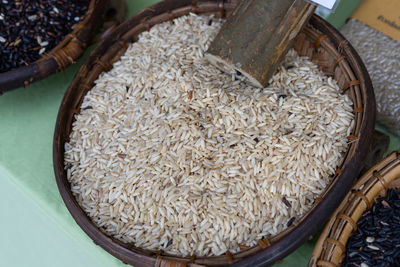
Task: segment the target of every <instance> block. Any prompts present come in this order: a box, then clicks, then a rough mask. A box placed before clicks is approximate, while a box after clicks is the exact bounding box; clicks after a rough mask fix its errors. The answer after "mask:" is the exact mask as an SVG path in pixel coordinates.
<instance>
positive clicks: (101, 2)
mask: <svg viewBox="0 0 400 267" xmlns="http://www.w3.org/2000/svg"><path fill="white" fill-rule="evenodd" d="M108 1H109V0H91V1H90V3H89V8H88V11H87V12H86V14H85V16H84V19H83V20H82V21H81V22H80V23H78V24H76V25H75V28H74V30H73V31H72V32H71V33H70V34H68V35H67V36H65V38H64V40H63V41H61V42H60V43H59V44H58V45H57V46H56V47H54V48H53V49H52V50H51V51H50V52H49V53H48V54H45V55H43V56H42V57H41V58H40V59H39V60H37V61H35V62H33V63H31V64H29V65H28V66H24V67H19V68H17V69H13V70H10V71H7V72H3V73H0V94H2V93H4V92H7V91H10V90H12V89H15V88H18V87H21V86H25V87H27V86H28V85H29V84H30V83H32V82H35V81H38V80H41V79H43V78H45V77H47V76H49V75H50V74H53V73H55V72H59V71H61V70H63V69H65V68H66V67H68V66H69V65H71V64H72V63H74V62H75V61H76V60H77V59H78V58H80V57H81V56H82V54H83V52H84V51H85V49H86V48H87V47H88V46H89V45H90V42H91V41H92V40H93V38H94V37H95V34H96V33H97V30H98V29H99V28H100V27H101V24H102V22H103V15H104V11H105V8H106V5H107V3H108Z"/></svg>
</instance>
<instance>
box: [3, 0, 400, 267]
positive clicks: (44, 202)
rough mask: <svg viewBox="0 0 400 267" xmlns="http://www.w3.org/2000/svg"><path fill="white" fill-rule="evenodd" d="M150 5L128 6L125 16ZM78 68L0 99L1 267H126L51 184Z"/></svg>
mask: <svg viewBox="0 0 400 267" xmlns="http://www.w3.org/2000/svg"><path fill="white" fill-rule="evenodd" d="M155 2H157V1H156V0H152V1H145V0H141V1H139V0H135V1H128V5H129V14H130V15H132V14H134V13H135V12H137V11H139V10H140V9H142V8H143V7H145V6H147V5H150V4H152V3H155ZM88 54H89V51H87V52H86V54H85V56H84V58H85V57H87V56H88ZM82 62H83V59H81V60H79V61H78V62H77V63H76V64H75V65H73V66H71V67H69V68H68V69H67V70H66V71H63V72H61V73H58V74H56V75H53V76H51V77H49V78H47V79H45V80H43V81H40V82H37V83H34V84H32V85H31V86H29V87H28V88H27V89H22V88H21V89H18V90H15V91H12V92H9V93H6V94H4V95H3V96H1V97H0V114H1V116H0V125H1V131H0V198H1V201H0V209H1V212H2V213H1V214H2V215H1V216H0V218H1V226H2V227H0V236H1V242H0V266H12V267H13V266H31V267H35V266H41V267H50V266H56V267H58V266H75V267H80V266H85V267H91V266H93V267H94V266H96V267H103V266H104V267H116V266H125V265H124V264H123V263H122V262H120V261H119V260H117V259H116V258H114V257H113V256H111V255H110V254H108V253H107V252H106V251H104V250H103V249H102V248H100V247H98V246H96V245H95V244H94V243H93V242H92V240H91V239H90V238H89V237H88V236H87V235H86V234H85V233H84V232H83V231H82V230H81V229H80V228H79V226H78V225H77V224H76V223H75V221H74V220H73V218H72V217H71V215H70V213H69V212H68V210H67V209H66V207H65V205H64V203H63V201H62V199H61V197H60V195H59V192H58V189H57V186H56V182H55V178H54V172H53V164H52V140H53V132H54V126H55V120H56V116H57V112H58V108H59V105H60V103H61V100H62V97H63V95H64V93H65V91H66V89H67V88H68V85H69V84H70V83H71V81H72V79H73V76H74V74H75V73H76V72H77V70H78V68H79V66H80V65H81V64H82ZM381 129H382V128H381ZM399 145H400V138H398V137H396V136H392V144H391V147H390V149H391V150H393V149H396V148H397V147H399ZM314 242H315V240H311V241H309V242H307V243H306V244H304V245H303V246H302V247H300V248H299V249H297V250H296V251H295V252H294V253H293V254H291V255H290V256H289V257H287V258H286V259H285V260H284V261H283V263H282V264H281V265H280V266H306V264H307V262H308V259H309V257H310V255H311V251H312V249H313V245H314Z"/></svg>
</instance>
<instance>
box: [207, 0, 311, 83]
mask: <svg viewBox="0 0 400 267" xmlns="http://www.w3.org/2000/svg"><path fill="white" fill-rule="evenodd" d="M314 10H315V6H314V5H312V4H309V3H307V2H305V1H304V0H242V1H241V2H240V3H239V4H238V6H237V7H236V8H235V10H234V11H233V13H232V15H231V16H230V17H229V18H228V20H227V21H226V22H225V24H224V25H223V26H222V28H221V30H220V32H219V33H218V35H217V36H216V37H215V39H214V40H213V42H212V43H211V45H210V47H209V49H208V50H207V52H206V54H205V57H206V58H207V59H208V60H209V61H210V62H211V63H212V64H213V65H215V66H217V67H218V68H220V69H222V70H223V71H225V72H228V73H237V74H242V75H244V76H245V77H246V78H247V79H248V81H249V82H250V83H251V84H253V85H254V86H257V87H266V86H267V85H268V81H269V80H270V78H271V77H272V75H273V74H274V72H275V70H276V69H277V67H278V66H279V63H280V62H281V60H282V59H283V57H284V56H285V55H286V52H287V51H288V50H289V49H290V48H291V46H292V44H293V41H294V39H295V37H296V36H297V35H298V34H299V32H300V31H301V29H302V27H303V26H304V25H305V24H306V23H307V22H308V19H309V18H310V17H311V15H312V14H313V13H314Z"/></svg>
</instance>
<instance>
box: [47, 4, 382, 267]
mask: <svg viewBox="0 0 400 267" xmlns="http://www.w3.org/2000/svg"><path fill="white" fill-rule="evenodd" d="M237 2H238V0H229V1H227V0H225V1H221V0H214V1H213V0H198V1H193V0H168V1H163V2H160V3H158V4H156V5H153V6H151V7H149V8H147V9H145V10H143V11H142V12H140V13H138V14H137V15H135V16H133V17H131V18H130V19H128V20H127V21H125V22H124V23H123V24H121V25H120V26H119V27H118V28H116V29H115V30H114V31H113V32H112V33H110V35H109V36H108V37H107V38H105V39H104V40H103V41H102V42H101V43H100V44H99V45H98V46H97V47H96V49H95V50H94V51H93V52H92V53H91V55H90V56H89V58H88V59H87V60H86V62H85V64H84V65H83V66H82V67H81V68H80V70H79V72H78V73H77V75H76V76H75V78H74V80H73V82H72V84H71V86H70V87H69V89H68V90H67V92H66V94H65V96H64V99H63V101H62V104H61V107H60V110H59V113H58V118H57V122H56V128H55V134H54V143H53V162H54V171H55V175H56V180H57V184H58V187H59V190H60V194H61V196H62V198H63V200H64V202H65V204H66V206H67V208H68V209H69V211H70V212H71V214H72V216H73V217H74V219H75V220H76V222H77V223H78V224H79V225H80V226H81V227H82V229H83V230H84V231H85V232H86V233H87V234H88V235H89V236H90V237H91V238H92V239H93V240H94V242H95V243H96V244H98V245H100V246H101V247H103V248H104V249H105V250H107V251H108V252H110V253H111V254H112V255H114V256H116V257H117V258H119V259H121V260H122V261H124V262H126V263H128V264H132V265H134V266H184V265H186V264H189V265H190V266H199V265H200V266H224V265H228V264H237V265H238V266H244V265H245V266H250V265H251V266H259V265H260V266H261V265H262V266H265V265H270V264H273V263H275V262H276V261H278V260H280V259H282V258H283V257H285V256H286V255H288V254H289V253H290V252H292V251H293V250H295V249H296V248H297V247H299V246H300V245H301V244H302V243H304V242H305V241H306V240H307V239H308V238H309V237H310V235H312V234H313V233H314V232H315V231H316V230H317V229H318V228H320V227H322V226H323V224H324V223H325V222H326V220H327V219H328V218H329V216H330V214H331V213H332V212H333V211H334V210H335V208H336V207H337V206H338V205H339V203H340V201H341V200H342V199H343V197H344V196H345V195H346V193H347V192H348V190H349V189H350V187H351V185H352V184H353V181H354V179H355V178H356V177H357V176H358V174H359V171H360V168H361V166H362V163H363V161H364V159H365V156H366V155H367V152H368V149H369V144H370V141H371V139H372V134H373V128H374V123H375V98H374V94H373V89H372V85H371V81H370V79H369V76H368V73H367V71H366V69H365V67H364V65H363V63H362V61H361V59H360V58H359V57H358V55H357V53H356V52H355V50H354V49H353V48H352V47H351V46H350V45H349V44H348V42H347V41H346V40H345V39H344V38H343V37H342V36H341V35H340V33H338V32H337V31H336V30H335V29H334V28H333V27H332V26H331V25H329V24H328V23H327V22H325V21H324V20H322V19H321V18H320V17H318V16H314V17H313V18H312V19H311V21H310V24H309V25H308V26H307V27H306V28H305V29H304V30H303V31H302V33H301V34H300V36H298V39H297V41H296V43H295V49H296V50H297V51H298V53H299V54H300V55H306V56H309V57H310V58H311V59H312V60H313V61H314V62H315V63H316V64H317V65H319V66H320V67H321V69H322V70H323V71H324V72H325V73H326V74H328V75H330V76H332V77H334V78H335V79H336V80H337V81H338V84H339V86H340V87H341V88H342V90H343V93H345V94H347V95H348V96H349V97H350V98H351V99H352V101H353V103H354V113H355V127H354V130H353V132H352V133H351V135H350V136H349V137H348V140H349V146H348V149H347V152H346V153H345V155H344V158H343V162H342V164H341V165H340V166H339V168H338V169H337V171H336V174H335V175H334V177H332V182H331V184H330V185H329V186H328V187H327V189H326V190H325V192H324V193H323V194H322V195H321V197H320V198H318V199H317V200H316V201H315V203H314V205H313V206H312V208H311V209H310V210H309V212H307V214H305V215H304V216H303V217H302V218H300V219H298V220H295V221H294V223H293V224H292V225H291V226H290V227H289V228H288V229H286V230H285V231H283V232H282V233H280V234H279V235H277V236H274V237H272V238H270V239H261V240H259V242H258V245H257V246H254V247H251V248H243V250H242V251H240V252H239V253H236V254H231V253H229V252H228V253H227V254H226V255H222V256H214V257H198V258H195V257H185V258H183V257H176V256H173V255H168V254H166V253H164V252H162V251H149V250H143V249H140V248H137V247H135V245H134V244H124V243H122V242H120V241H118V240H116V239H113V238H111V237H109V236H107V235H105V234H104V233H103V232H102V231H100V230H99V229H98V228H97V227H96V226H95V225H94V224H93V223H92V221H91V220H90V219H89V218H88V216H87V215H86V214H85V212H84V211H83V210H82V209H81V207H80V206H79V205H78V203H77V201H76V200H75V198H74V196H73V195H72V193H71V190H70V184H69V182H68V180H67V177H66V172H65V169H64V143H65V142H66V141H68V140H69V134H70V132H71V128H72V122H73V120H74V115H75V114H77V113H79V110H80V105H81V103H82V100H83V98H84V96H85V95H86V93H87V92H88V91H89V90H90V89H91V88H92V87H93V85H94V81H95V80H96V79H97V78H98V77H99V75H100V74H101V73H102V72H104V71H107V70H110V69H111V68H112V64H113V63H114V62H116V61H117V60H119V58H120V57H121V56H122V55H123V54H124V52H125V50H126V49H127V47H128V45H129V43H132V42H135V40H137V37H138V35H139V34H140V33H141V32H143V31H146V30H149V29H150V28H151V27H152V26H153V25H155V24H158V23H161V22H165V21H169V20H172V19H174V18H176V17H180V16H183V15H186V14H188V13H189V12H193V13H197V14H215V16H217V17H225V16H229V15H230V13H231V12H232V11H233V9H234V7H235V6H236V4H237Z"/></svg>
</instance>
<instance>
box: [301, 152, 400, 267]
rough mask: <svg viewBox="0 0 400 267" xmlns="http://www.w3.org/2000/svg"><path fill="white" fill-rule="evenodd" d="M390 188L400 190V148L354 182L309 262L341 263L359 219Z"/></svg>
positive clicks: (332, 265) (333, 265)
mask: <svg viewBox="0 0 400 267" xmlns="http://www.w3.org/2000/svg"><path fill="white" fill-rule="evenodd" d="M389 188H392V189H395V190H400V150H399V151H397V152H393V153H392V154H390V155H389V156H388V157H387V158H385V159H384V160H382V161H381V162H379V163H378V164H377V165H375V166H374V167H373V168H371V169H370V170H369V171H368V172H366V173H365V174H364V175H363V176H362V177H361V178H360V180H359V181H358V182H357V183H356V184H355V185H354V186H353V188H352V190H351V191H350V192H349V193H348V194H347V195H346V197H345V198H344V199H343V201H342V203H341V204H340V206H339V207H338V208H337V210H336V211H335V213H334V214H333V215H332V217H331V218H330V220H329V222H328V224H327V225H326V226H325V228H324V230H323V232H322V234H321V236H320V237H319V239H318V242H317V244H316V246H315V248H314V251H313V254H312V257H311V260H310V262H309V265H308V266H325V267H338V266H340V265H341V263H342V261H343V259H344V257H345V255H346V244H347V241H348V240H349V238H350V236H351V235H352V233H353V232H354V231H355V230H356V229H357V221H358V220H359V219H360V218H361V217H362V215H363V213H364V212H365V211H367V210H369V209H371V207H372V204H373V203H374V201H375V199H376V198H378V197H381V196H384V195H386V192H387V190H388V189H389Z"/></svg>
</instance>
